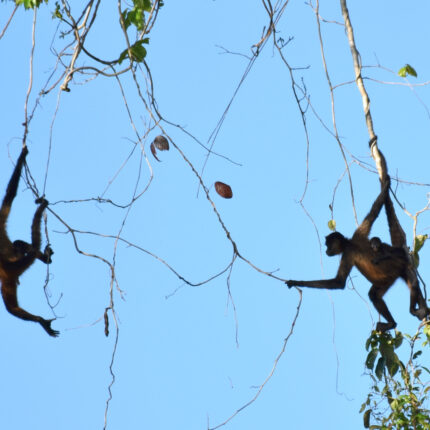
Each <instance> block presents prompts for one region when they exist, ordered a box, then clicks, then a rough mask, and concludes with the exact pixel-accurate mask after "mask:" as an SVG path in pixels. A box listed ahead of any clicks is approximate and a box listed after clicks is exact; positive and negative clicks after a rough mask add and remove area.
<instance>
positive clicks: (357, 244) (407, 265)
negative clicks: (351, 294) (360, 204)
mask: <svg viewBox="0 0 430 430" xmlns="http://www.w3.org/2000/svg"><path fill="white" fill-rule="evenodd" d="M389 187H390V178H389V176H388V175H387V176H386V179H385V180H384V181H383V182H382V186H381V188H382V189H381V192H380V194H379V196H378V197H377V198H376V200H375V202H374V203H373V205H372V208H371V209H370V212H369V213H368V214H367V216H366V217H365V218H364V220H363V222H362V223H361V224H360V225H359V226H358V228H357V230H355V232H354V235H353V236H352V238H351V239H347V238H346V237H345V236H343V235H342V234H341V233H339V232H335V233H331V234H329V235H328V236H327V237H326V242H325V243H326V246H327V251H326V253H327V255H328V256H333V255H338V254H342V258H341V260H340V265H339V269H338V272H337V275H336V277H335V278H333V279H323V280H317V281H294V280H289V281H286V284H287V285H288V287H289V288H291V287H293V286H297V287H310V288H326V289H343V288H345V282H346V279H347V277H348V275H349V274H350V272H351V270H352V268H353V266H356V267H357V269H358V270H359V271H360V272H361V273H362V274H363V275H364V276H365V277H366V278H367V279H368V280H369V281H370V282H372V287H371V288H370V290H369V298H370V300H371V301H372V303H373V305H374V306H375V308H376V310H377V311H378V312H379V314H381V315H382V316H383V317H384V318H385V319H386V320H387V322H378V323H377V324H376V330H378V331H382V332H384V331H387V330H390V329H392V328H395V327H396V326H397V323H396V322H395V320H394V318H393V317H392V315H391V313H390V311H389V310H388V307H387V305H386V303H385V301H384V300H383V296H384V294H385V293H386V292H387V291H388V289H389V288H390V287H391V286H392V285H393V283H394V281H395V280H396V279H397V278H402V279H403V280H404V281H405V282H406V283H407V284H408V287H409V290H410V307H409V311H410V313H411V314H412V315H415V316H416V317H417V318H418V319H420V320H422V319H424V318H425V317H426V316H427V315H428V314H429V309H428V308H427V305H426V302H425V299H424V297H423V295H422V293H421V290H420V288H419V284H418V279H417V276H416V272H415V269H414V268H413V266H412V264H411V262H410V261H409V258H406V252H405V253H404V254H405V255H404V256H405V258H400V257H399V255H398V251H397V250H396V251H393V249H397V248H402V247H403V246H404V245H405V243H406V237H405V234H404V232H403V230H402V227H401V226H400V223H399V221H398V219H397V216H396V213H395V211H394V207H393V202H392V201H391V198H390V196H389ZM384 204H385V211H386V214H387V219H388V226H389V230H390V235H391V243H392V245H393V246H392V247H389V245H386V246H387V247H389V248H385V247H384V246H383V247H382V248H383V252H386V254H387V255H384V258H382V259H380V260H378V259H377V261H378V262H377V263H375V262H373V261H372V259H373V258H374V252H375V251H374V250H373V249H372V245H371V243H370V241H369V239H368V236H369V233H370V230H371V228H372V225H373V223H374V222H375V220H376V218H377V217H378V215H379V213H380V211H381V208H382V205H384ZM377 239H378V240H379V242H380V239H379V238H377ZM376 245H377V244H376ZM381 245H385V244H382V242H381ZM394 254H397V256H395V255H394Z"/></svg>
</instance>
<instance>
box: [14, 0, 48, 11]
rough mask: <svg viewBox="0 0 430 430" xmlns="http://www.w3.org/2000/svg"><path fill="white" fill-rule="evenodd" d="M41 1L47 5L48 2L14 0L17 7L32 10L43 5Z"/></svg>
mask: <svg viewBox="0 0 430 430" xmlns="http://www.w3.org/2000/svg"><path fill="white" fill-rule="evenodd" d="M43 1H45V3H48V0H16V1H15V4H16V5H17V6H20V5H24V9H34V8H38V7H39V6H40V5H41V4H42V3H43Z"/></svg>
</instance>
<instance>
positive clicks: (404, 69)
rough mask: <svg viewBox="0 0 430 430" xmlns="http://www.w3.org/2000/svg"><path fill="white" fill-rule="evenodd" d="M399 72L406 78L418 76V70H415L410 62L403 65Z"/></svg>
mask: <svg viewBox="0 0 430 430" xmlns="http://www.w3.org/2000/svg"><path fill="white" fill-rule="evenodd" d="M397 74H398V75H399V76H400V77H402V78H406V76H408V75H411V76H413V77H414V78H416V77H417V76H418V75H417V72H416V71H415V69H414V68H413V67H412V66H411V65H410V64H405V67H402V68H401V69H400V70H399V71H398V72H397Z"/></svg>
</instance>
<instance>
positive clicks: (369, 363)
mask: <svg viewBox="0 0 430 430" xmlns="http://www.w3.org/2000/svg"><path fill="white" fill-rule="evenodd" d="M377 356H378V350H377V349H372V350H371V351H370V352H369V354H367V358H366V367H367V368H368V369H370V370H373V366H374V365H375V360H376V357H377Z"/></svg>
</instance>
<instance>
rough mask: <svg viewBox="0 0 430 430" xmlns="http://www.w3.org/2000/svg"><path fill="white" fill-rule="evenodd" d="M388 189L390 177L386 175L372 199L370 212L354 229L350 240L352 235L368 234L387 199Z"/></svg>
mask: <svg viewBox="0 0 430 430" xmlns="http://www.w3.org/2000/svg"><path fill="white" fill-rule="evenodd" d="M389 189H390V177H389V176H388V175H387V179H386V180H385V182H384V183H383V184H382V187H381V192H380V193H379V196H378V197H377V198H376V200H375V201H374V203H373V205H372V207H371V208H370V212H369V213H368V214H367V215H366V217H365V218H364V220H363V222H362V223H361V224H360V225H359V226H358V228H357V230H355V232H354V236H353V237H352V240H354V237H357V236H364V237H368V236H369V233H370V230H371V228H372V225H373V223H374V222H375V220H376V218H378V215H379V213H380V212H381V209H382V206H383V205H384V203H385V201H386V199H387V196H388V191H389Z"/></svg>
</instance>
